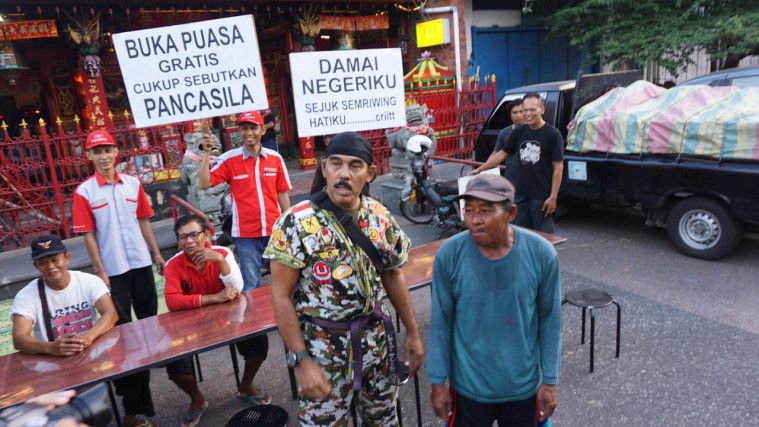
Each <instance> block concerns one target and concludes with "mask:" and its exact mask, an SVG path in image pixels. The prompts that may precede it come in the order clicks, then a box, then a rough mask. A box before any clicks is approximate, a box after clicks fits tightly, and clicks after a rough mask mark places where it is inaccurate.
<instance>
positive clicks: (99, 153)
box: [72, 130, 165, 427]
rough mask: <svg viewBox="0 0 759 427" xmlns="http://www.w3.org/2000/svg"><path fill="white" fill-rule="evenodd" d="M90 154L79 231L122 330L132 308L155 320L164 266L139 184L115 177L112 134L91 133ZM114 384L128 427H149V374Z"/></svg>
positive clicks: (77, 210) (76, 205)
mask: <svg viewBox="0 0 759 427" xmlns="http://www.w3.org/2000/svg"><path fill="white" fill-rule="evenodd" d="M85 150H86V154H87V159H89V160H90V161H91V162H92V164H93V166H94V167H95V174H94V175H93V176H91V177H90V178H89V179H87V180H86V181H84V182H83V183H81V184H80V185H79V187H77V189H76V191H74V198H73V208H72V211H73V216H74V231H75V232H77V233H82V234H84V242H85V244H86V246H87V252H89V254H90V258H92V266H93V270H94V272H95V274H96V275H98V276H100V278H101V279H103V281H104V282H105V284H106V285H108V286H109V287H110V290H111V296H112V298H113V303H114V305H115V306H116V311H117V312H118V315H119V321H118V324H122V323H127V322H131V321H132V309H133V308H134V312H135V314H137V318H139V319H142V318H144V317H149V316H154V315H155V314H156V313H157V312H158V297H157V295H156V289H155V281H154V279H153V269H152V263H155V264H156V267H157V268H158V271H159V273H161V274H162V273H163V266H164V264H165V262H164V260H163V257H161V251H160V250H159V249H158V245H157V244H156V240H155V237H154V236H153V229H152V228H151V227H150V217H152V216H153V208H152V207H151V206H150V202H149V201H148V198H147V196H146V195H145V191H144V190H143V188H142V184H141V183H140V180H139V179H137V178H135V177H133V176H129V175H124V174H120V173H118V172H117V171H116V159H118V156H119V149H118V148H117V147H116V141H115V140H114V139H113V136H112V135H111V134H110V133H108V132H107V131H103V130H99V131H94V132H91V133H90V134H89V135H88V136H87V142H86V144H85ZM139 236H142V238H140V237H139ZM151 252H152V253H153V255H152V260H151V255H150V253H151ZM114 383H115V384H116V389H117V392H118V393H119V394H121V395H123V396H124V409H125V413H126V417H125V418H124V425H125V426H127V427H129V426H135V425H149V424H145V423H146V422H147V421H146V420H142V419H139V418H138V417H137V414H145V415H148V416H153V415H154V409H153V403H152V399H151V397H150V373H149V371H143V372H138V373H137V374H134V375H130V376H128V377H124V378H120V379H118V380H116V381H114Z"/></svg>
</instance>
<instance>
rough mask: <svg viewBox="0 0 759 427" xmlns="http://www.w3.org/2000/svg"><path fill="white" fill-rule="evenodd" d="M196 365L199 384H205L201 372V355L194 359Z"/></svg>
mask: <svg viewBox="0 0 759 427" xmlns="http://www.w3.org/2000/svg"><path fill="white" fill-rule="evenodd" d="M194 360H195V363H193V365H194V367H195V369H197V371H198V376H197V380H198V382H199V383H202V382H203V371H201V370H200V355H199V354H196V355H195V357H194Z"/></svg>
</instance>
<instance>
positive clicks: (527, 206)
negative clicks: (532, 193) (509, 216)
mask: <svg viewBox="0 0 759 427" xmlns="http://www.w3.org/2000/svg"><path fill="white" fill-rule="evenodd" d="M515 201H516V204H517V217H516V218H514V225H518V226H520V227H525V228H531V229H533V230H538V231H542V232H544V233H549V234H553V233H555V232H556V225H554V223H553V215H548V216H545V214H544V213H543V203H545V200H543V199H524V198H520V197H517V198H516V200H515Z"/></svg>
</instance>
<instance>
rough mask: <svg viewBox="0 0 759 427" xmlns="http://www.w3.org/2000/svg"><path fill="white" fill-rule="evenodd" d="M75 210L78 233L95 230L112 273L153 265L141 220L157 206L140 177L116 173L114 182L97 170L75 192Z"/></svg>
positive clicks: (147, 216) (105, 261)
mask: <svg viewBox="0 0 759 427" xmlns="http://www.w3.org/2000/svg"><path fill="white" fill-rule="evenodd" d="M72 211H73V214H74V215H73V216H74V232H76V233H87V232H89V231H93V230H94V231H95V237H96V238H97V242H98V249H100V258H101V259H102V260H103V266H104V267H105V271H106V273H107V274H108V276H117V275H119V274H123V273H126V272H127V271H129V270H132V269H135V268H142V267H147V266H149V265H150V264H152V260H151V258H150V251H149V250H148V245H147V243H146V242H145V238H144V237H143V236H142V231H141V230H140V223H139V220H140V219H147V218H150V217H151V216H153V208H152V207H151V206H150V201H149V200H148V197H147V196H146V195H145V191H144V190H143V189H142V184H141V183H140V180H138V179H137V178H135V177H133V176H129V175H124V174H119V173H116V176H115V178H114V180H113V181H112V182H111V181H108V180H107V179H105V178H103V176H102V175H100V174H99V173H98V172H95V175H93V176H91V177H90V178H88V179H87V180H86V181H84V182H83V183H81V184H79V187H77V188H76V191H74V200H73V206H72Z"/></svg>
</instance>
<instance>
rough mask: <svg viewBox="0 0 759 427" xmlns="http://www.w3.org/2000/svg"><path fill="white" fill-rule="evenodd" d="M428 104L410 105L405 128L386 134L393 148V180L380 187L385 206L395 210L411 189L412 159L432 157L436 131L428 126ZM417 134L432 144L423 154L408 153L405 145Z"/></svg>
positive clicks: (391, 158) (391, 163)
mask: <svg viewBox="0 0 759 427" xmlns="http://www.w3.org/2000/svg"><path fill="white" fill-rule="evenodd" d="M427 111H428V109H427V106H426V105H409V106H407V107H406V123H407V124H406V126H404V127H400V128H395V129H388V130H386V131H385V136H386V137H387V143H388V145H390V148H391V152H390V171H391V173H392V179H390V180H387V181H385V182H383V183H382V184H380V187H381V190H380V191H381V193H380V199H381V200H382V203H384V204H385V206H388V207H390V209H394V208H396V207H397V206H398V203H399V202H400V200H401V197H402V195H403V192H404V188H409V187H410V186H411V180H412V179H413V174H412V173H411V161H412V159H415V158H417V159H418V158H419V156H426V157H429V156H433V155H434V154H435V148H436V147H437V142H436V140H435V131H434V130H433V129H432V128H431V127H430V126H429V120H428V119H427ZM414 135H425V136H427V137H429V138H430V139H431V140H432V145H431V146H430V148H429V149H428V150H427V152H426V153H424V154H414V153H411V152H409V151H408V150H406V143H407V142H408V140H409V139H410V138H411V137H412V136H414Z"/></svg>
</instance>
